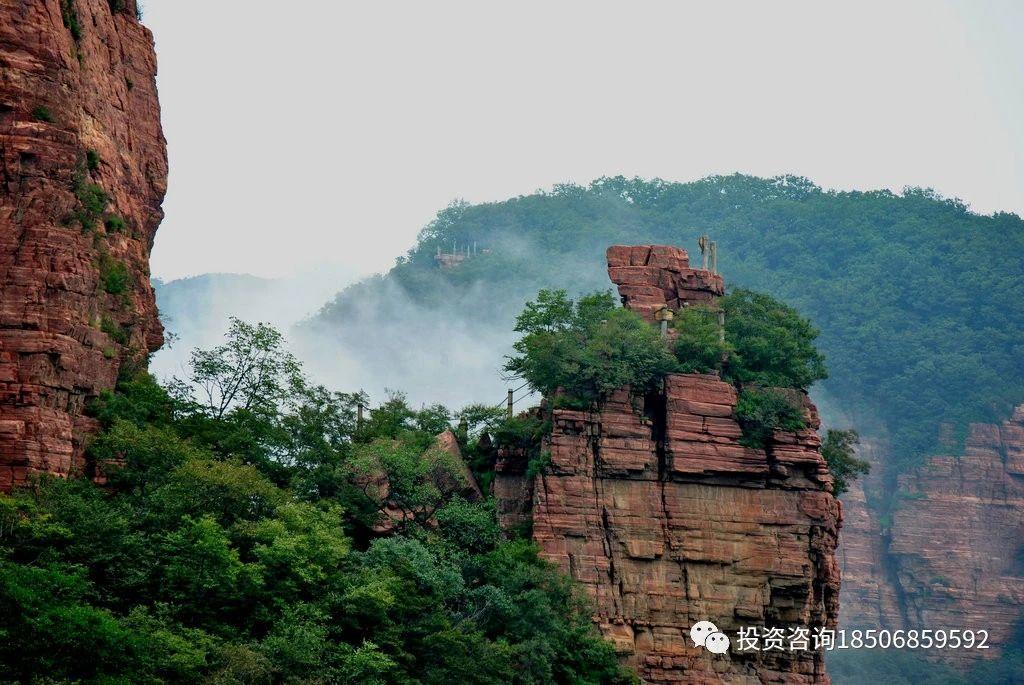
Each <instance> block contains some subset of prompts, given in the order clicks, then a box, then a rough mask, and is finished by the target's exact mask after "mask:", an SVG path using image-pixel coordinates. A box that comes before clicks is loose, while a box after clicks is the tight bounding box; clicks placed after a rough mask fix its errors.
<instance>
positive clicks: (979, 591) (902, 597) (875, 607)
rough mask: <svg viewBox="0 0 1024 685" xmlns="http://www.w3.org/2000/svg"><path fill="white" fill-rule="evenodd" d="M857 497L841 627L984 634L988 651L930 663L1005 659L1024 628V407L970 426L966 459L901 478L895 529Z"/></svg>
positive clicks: (946, 459) (929, 465) (940, 462)
mask: <svg viewBox="0 0 1024 685" xmlns="http://www.w3.org/2000/svg"><path fill="white" fill-rule="evenodd" d="M851 494H853V495H854V499H853V500H852V501H851V502H850V503H849V504H850V506H849V509H848V510H849V511H850V512H851V519H853V516H854V514H855V516H856V518H855V519H853V520H851V521H850V522H851V523H853V524H854V525H856V528H854V531H855V532H856V533H858V534H857V535H850V534H849V533H850V531H847V532H846V533H845V534H844V543H843V550H842V554H841V555H840V559H841V560H842V561H843V563H844V565H845V566H844V573H845V574H848V578H849V583H850V584H849V588H848V589H847V588H844V592H849V593H850V595H849V597H850V600H851V601H849V602H846V603H845V604H844V611H843V620H844V625H847V626H854V625H861V626H870V627H880V626H884V627H888V628H890V629H896V628H904V629H910V628H916V629H924V628H932V629H935V628H963V629H972V630H978V629H985V630H988V631H989V636H990V637H989V645H990V646H991V649H988V650H966V649H958V650H951V649H946V650H941V652H936V653H935V654H933V655H931V656H933V657H935V658H940V659H941V660H943V661H946V662H949V663H952V664H953V665H955V666H958V667H965V666H967V665H969V663H970V662H972V661H974V660H977V659H982V658H995V657H998V656H999V654H1000V653H1001V651H1002V650H1001V647H1003V646H1004V645H1006V644H1007V643H1009V642H1010V641H1011V639H1012V636H1013V634H1014V630H1015V629H1016V627H1017V625H1018V623H1019V622H1020V621H1021V619H1024V542H1022V540H1024V407H1019V408H1018V409H1017V410H1016V412H1015V413H1014V415H1013V417H1012V418H1011V419H1010V420H1008V421H1006V422H1004V423H1002V424H1000V425H990V424H972V425H971V426H970V430H969V433H968V437H967V441H966V446H965V450H964V454H963V456H961V457H951V456H939V457H933V458H931V459H929V460H928V462H926V463H925V464H924V465H923V466H921V467H919V468H917V469H914V470H912V471H910V472H908V473H905V474H901V475H900V476H899V477H898V479H897V492H896V495H895V505H894V510H893V513H892V520H891V526H890V527H889V529H888V530H882V528H881V526H879V525H878V523H877V522H876V521H877V517H874V516H872V511H871V510H870V509H869V508H868V507H866V506H865V505H864V503H863V500H862V495H861V494H860V493H859V492H857V491H853V492H851ZM865 540H866V542H865ZM865 559H870V563H866V561H865ZM844 599H845V597H844Z"/></svg>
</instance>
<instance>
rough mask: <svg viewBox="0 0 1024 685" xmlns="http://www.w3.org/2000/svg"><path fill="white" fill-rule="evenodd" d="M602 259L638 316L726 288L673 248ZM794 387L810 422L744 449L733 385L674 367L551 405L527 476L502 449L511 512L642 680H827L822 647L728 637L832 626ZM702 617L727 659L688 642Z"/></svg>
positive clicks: (828, 520) (813, 419) (816, 462)
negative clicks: (723, 637)
mask: <svg viewBox="0 0 1024 685" xmlns="http://www.w3.org/2000/svg"><path fill="white" fill-rule="evenodd" d="M608 257H609V260H608V261H609V274H610V276H611V277H612V279H613V280H614V281H615V282H616V283H617V284H618V285H619V287H620V292H621V294H622V296H623V300H624V302H625V304H626V305H627V306H629V307H637V308H638V311H641V312H643V313H644V314H645V315H648V314H652V313H653V312H654V311H656V310H657V309H658V308H660V307H661V306H664V305H665V304H669V305H670V306H672V307H673V308H678V307H681V306H686V305H687V304H688V303H691V302H705V301H708V300H711V299H713V298H714V297H715V296H716V295H717V294H720V293H721V292H722V289H723V288H722V282H721V278H720V277H718V276H716V275H715V274H711V273H708V272H706V271H699V270H697V271H694V270H691V269H689V266H688V260H687V258H686V253H685V252H684V251H682V250H678V249H676V248H666V247H658V246H640V247H613V248H610V249H609V251H608ZM627 259H628V263H625V262H626V260H627ZM800 397H801V400H802V401H803V406H804V412H805V418H806V420H807V425H808V428H807V429H806V430H802V431H799V432H797V433H777V434H776V435H775V437H774V439H773V440H772V441H771V443H770V444H769V445H768V447H767V449H751V448H748V447H744V446H742V445H740V443H739V440H740V437H741V431H740V426H739V424H738V423H737V421H736V419H735V407H736V401H737V394H736V391H735V389H734V388H733V386H731V385H730V384H728V383H725V382H723V381H721V380H720V379H719V378H718V377H717V376H713V375H702V374H675V375H671V376H669V377H668V378H667V379H666V381H665V384H664V387H663V389H662V391H661V392H658V393H650V394H648V395H647V396H644V397H638V396H636V395H634V394H632V393H631V392H630V390H629V388H622V389H620V390H619V391H618V392H616V393H615V394H614V395H613V396H612V397H610V398H608V399H607V400H606V401H605V402H603V403H602V404H601V405H600V407H598V408H597V409H596V410H594V411H574V410H565V409H558V410H554V412H553V429H552V432H551V435H550V437H549V438H548V439H547V442H546V444H545V445H544V446H543V449H544V450H547V451H549V452H550V455H551V456H550V464H549V465H548V466H547V467H546V468H545V469H544V470H543V472H542V473H541V474H540V475H538V476H537V477H536V479H535V480H534V481H532V482H526V480H527V479H525V475H524V474H525V459H524V458H522V455H516V454H514V453H513V454H505V455H503V456H502V457H500V458H499V462H498V468H497V470H496V479H495V485H494V488H495V495H496V497H497V498H498V499H499V507H500V509H501V511H502V512H503V515H504V516H505V521H506V523H514V522H516V521H517V520H521V519H522V518H523V517H526V516H532V526H533V537H534V539H535V540H536V541H537V543H538V544H539V545H540V547H541V549H542V553H543V555H544V556H545V557H546V558H547V559H549V560H551V561H552V562H554V563H556V564H558V565H559V566H561V567H562V568H563V569H564V570H565V571H567V572H568V573H569V574H570V575H571V576H572V577H573V578H574V579H576V580H577V581H579V582H580V583H582V584H583V585H584V586H585V587H586V588H587V590H588V592H589V594H590V596H591V598H592V599H593V601H594V604H595V609H596V614H595V621H596V622H597V623H598V624H599V626H600V628H601V630H602V631H603V632H604V634H605V635H606V636H607V637H609V638H610V639H612V640H613V641H614V643H615V644H616V646H617V649H618V650H619V652H620V654H621V655H622V657H623V659H624V660H625V661H627V662H628V663H629V664H630V665H631V666H632V667H634V668H635V669H636V670H637V672H638V674H639V675H640V676H641V678H643V679H644V680H645V681H646V682H649V683H697V684H700V683H749V684H750V685H754V684H755V683H756V684H761V683H827V682H828V676H827V675H826V673H825V668H824V661H823V657H822V653H821V652H820V651H811V650H808V651H768V652H766V651H745V652H740V651H738V650H737V644H736V635H737V631H738V630H739V629H740V628H741V627H743V628H754V627H757V628H760V629H764V628H765V627H771V628H782V629H783V630H784V631H786V632H787V634H788V629H790V628H795V627H806V628H811V629H813V628H815V627H832V626H834V625H835V622H836V617H837V614H838V609H839V606H838V599H839V570H838V566H837V564H836V560H835V557H834V551H835V548H836V544H837V537H838V532H839V526H840V520H841V512H840V505H839V503H838V502H837V501H836V500H835V499H834V498H833V497H832V495H831V494H830V490H831V476H830V475H829V474H828V469H827V467H826V465H825V463H824V461H823V460H822V458H821V456H820V454H819V453H818V448H819V446H820V441H819V438H818V436H817V434H816V433H815V431H814V429H815V428H817V427H818V416H817V412H816V410H815V408H814V407H813V405H811V403H810V402H809V401H808V400H807V399H806V397H804V396H802V395H801V396H800ZM525 496H529V497H530V499H529V500H528V501H526V502H524V501H523V499H522V498H523V497H525ZM701 620H710V621H712V622H714V623H715V624H716V626H717V627H718V628H719V629H720V630H722V631H724V632H725V633H726V634H728V635H729V636H730V638H731V639H732V640H733V649H732V652H731V653H730V654H728V655H715V654H712V653H710V652H707V651H705V650H704V649H703V648H701V647H697V646H695V645H694V644H693V642H692V641H691V640H690V637H689V629H690V627H691V626H693V625H694V624H695V623H697V622H698V621H701Z"/></svg>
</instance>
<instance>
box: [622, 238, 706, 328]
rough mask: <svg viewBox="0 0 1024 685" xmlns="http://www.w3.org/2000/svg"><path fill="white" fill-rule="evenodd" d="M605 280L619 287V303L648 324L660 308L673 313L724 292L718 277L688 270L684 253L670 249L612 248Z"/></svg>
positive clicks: (654, 246)
mask: <svg viewBox="0 0 1024 685" xmlns="http://www.w3.org/2000/svg"><path fill="white" fill-rule="evenodd" d="M608 277H609V278H611V280H612V283H614V284H615V285H616V286H618V289H619V296H620V297H622V303H623V304H624V305H625V306H626V307H629V308H630V309H632V310H633V311H635V312H637V313H638V314H640V315H642V316H643V317H644V318H645V319H647V320H648V321H653V320H654V313H655V312H657V311H658V310H659V309H661V308H662V307H666V306H667V307H669V308H670V309H673V310H675V309H679V308H680V307H685V306H686V305H687V304H694V303H699V302H708V301H711V300H713V299H714V298H716V297H718V296H720V295H722V294H723V293H724V292H725V282H724V281H723V280H722V277H721V276H720V275H719V274H716V273H712V272H710V271H708V270H706V269H691V268H690V257H689V255H687V254H686V250H684V249H682V248H679V247H671V246H669V245H613V246H612V247H610V248H608Z"/></svg>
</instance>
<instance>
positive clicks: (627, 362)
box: [505, 290, 676, 403]
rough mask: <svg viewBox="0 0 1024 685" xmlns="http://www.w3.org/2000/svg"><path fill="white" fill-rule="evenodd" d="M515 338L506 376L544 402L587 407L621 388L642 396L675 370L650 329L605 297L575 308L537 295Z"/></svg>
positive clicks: (560, 295) (556, 296) (559, 295)
mask: <svg viewBox="0 0 1024 685" xmlns="http://www.w3.org/2000/svg"><path fill="white" fill-rule="evenodd" d="M516 332H518V333H521V334H522V337H521V338H520V339H519V340H518V341H517V342H516V343H515V345H514V348H515V351H516V352H517V353H518V354H516V355H514V356H512V357H510V358H509V359H508V361H507V363H506V364H505V371H506V372H507V373H509V374H510V375H512V376H514V377H519V378H523V379H524V380H526V381H527V382H528V383H529V384H530V386H531V387H533V388H534V389H535V390H539V391H541V392H543V393H544V394H545V395H548V396H549V397H554V396H555V395H556V394H559V393H564V394H565V395H566V396H568V398H570V399H571V400H574V401H578V402H582V403H590V402H594V401H596V400H599V399H601V398H603V397H605V396H607V395H608V394H609V393H611V392H612V391H614V390H616V389H618V388H621V387H623V386H625V385H628V386H631V387H632V388H633V389H634V391H636V392H643V391H645V390H648V389H651V388H653V387H654V385H655V384H656V382H657V381H658V380H660V379H661V378H662V377H663V376H664V375H665V374H666V373H668V372H670V371H672V370H673V369H675V368H676V363H675V359H674V358H673V356H672V355H671V353H670V352H669V350H668V347H667V346H666V345H665V343H664V341H663V340H662V339H661V338H660V336H659V334H658V332H657V331H656V330H655V329H654V327H652V326H651V325H650V324H648V323H647V322H646V321H644V320H643V319H642V318H641V317H640V316H639V315H637V314H635V313H634V312H632V311H629V310H627V309H623V308H621V307H619V306H618V305H617V304H616V303H615V300H614V298H612V295H611V293H610V292H603V293H595V294H592V295H586V296H583V297H581V298H580V299H579V300H578V301H575V302H574V301H573V300H571V299H570V298H569V297H568V295H567V294H566V292H565V291H564V290H558V291H548V290H542V291H541V292H540V293H539V294H538V296H537V300H536V301H533V302H528V303H527V304H526V307H525V309H524V310H523V312H522V314H520V316H519V318H518V319H517V320H516Z"/></svg>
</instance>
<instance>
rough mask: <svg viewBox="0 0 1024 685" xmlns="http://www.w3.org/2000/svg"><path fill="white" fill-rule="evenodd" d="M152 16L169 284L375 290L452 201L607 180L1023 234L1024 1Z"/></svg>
mask: <svg viewBox="0 0 1024 685" xmlns="http://www.w3.org/2000/svg"><path fill="white" fill-rule="evenodd" d="M143 2H144V5H145V23H146V24H147V25H148V26H149V27H150V28H151V29H152V30H153V32H154V33H155V35H156V42H157V54H158V58H159V62H160V76H159V86H160V96H161V101H162V106H163V113H164V128H165V131H166V134H167V139H168V147H169V154H170V168H171V177H170V190H169V193H168V196H167V201H166V203H165V209H166V211H167V218H166V220H165V221H164V224H163V226H162V228H161V229H160V231H159V233H158V234H157V240H156V248H155V251H154V253H153V273H154V275H156V276H160V277H164V278H174V277H178V276H182V275H187V274H196V273H202V272H208V271H236V272H249V273H253V274H259V275H266V276H276V275H285V274H294V273H301V272H303V271H308V270H310V269H311V268H314V267H325V266H326V267H330V268H331V269H332V270H340V271H343V272H348V273H351V274H353V275H354V274H362V273H367V272H372V271H379V270H383V269H386V268H387V267H388V266H389V265H390V264H391V262H392V261H393V259H394V257H395V256H396V255H398V254H400V253H402V252H404V251H405V250H406V249H407V248H408V247H409V246H410V245H411V244H412V242H413V240H414V238H415V235H416V233H417V232H418V231H419V229H420V228H421V227H422V226H423V225H424V224H425V223H427V222H428V221H429V220H430V219H431V218H432V216H433V215H434V213H435V212H436V211H437V210H438V209H440V208H442V207H443V206H445V205H446V204H448V203H449V202H450V201H451V200H453V199H455V198H465V199H466V200H469V201H471V202H479V201H485V200H496V199H503V198H506V197H509V196H513V195H517V194H522V193H529V192H532V191H533V190H535V189H537V188H546V187H550V186H551V185H552V184H554V183H558V182H564V181H576V182H580V183H585V182H588V181H590V180H591V179H593V178H596V177H599V176H602V175H615V174H624V175H627V176H633V175H639V176H644V177H652V176H660V177H662V178H665V179H671V180H691V179H696V178H700V177H702V176H705V175H708V174H713V173H731V172H734V171H741V172H746V173H752V174H758V175H775V174H780V173H795V174H800V175H804V176H807V177H809V178H811V179H812V180H814V181H815V182H817V183H818V184H820V185H823V186H826V187H833V188H864V189H866V188H880V187H888V188H892V189H895V190H898V189H900V188H902V187H903V186H904V185H922V186H931V187H934V188H935V189H936V190H938V191H939V192H941V193H943V194H945V195H954V196H957V197H960V198H962V199H963V200H965V201H967V202H968V203H969V204H970V205H971V206H972V207H973V208H974V209H975V210H976V211H980V212H985V213H988V212H992V211H995V210H1008V211H1015V212H1017V213H1021V214H1024V161H1022V159H1024V126H1022V123H1021V122H1024V79H1022V67H1024V40H1021V35H1022V31H1024V2H980V1H979V2H964V3H956V2H942V1H939V0H934V1H931V2H894V1H892V0H890V1H888V2H884V3H877V4H875V3H870V2H855V3H843V4H842V5H841V6H840V4H839V3H832V2H808V3H796V2H772V3H761V2H759V3H753V2H751V3H721V2H714V3H712V2H710V1H708V2H690V3H685V2H637V1H631V2H618V3H604V2H550V1H549V2H523V1H519V2H515V3H512V2H506V3H501V4H499V3H495V2H480V1H473V2H424V1H420V2H369V1H368V2H362V3H348V2H336V1H326V0H319V1H317V0H314V1H312V2H304V3H279V2H253V0H216V2H210V0H143Z"/></svg>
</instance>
